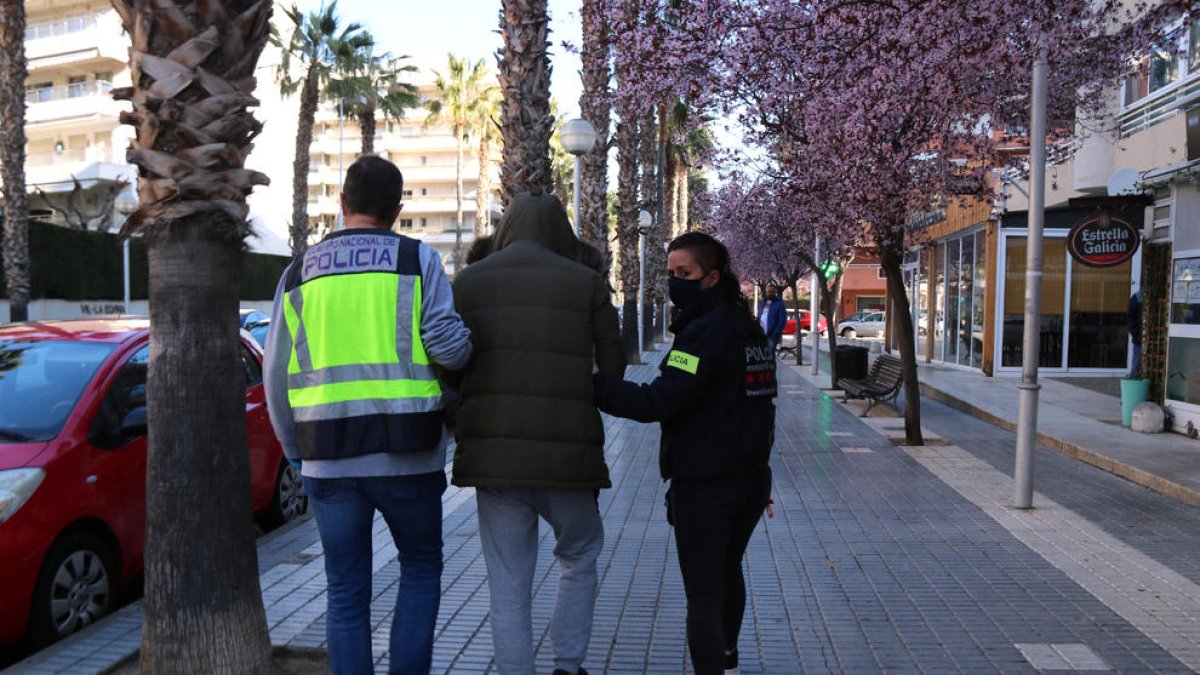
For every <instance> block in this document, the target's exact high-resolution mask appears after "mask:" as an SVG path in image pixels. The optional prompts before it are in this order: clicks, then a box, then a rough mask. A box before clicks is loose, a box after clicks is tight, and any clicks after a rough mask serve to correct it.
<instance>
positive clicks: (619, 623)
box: [13, 355, 1200, 675]
mask: <svg viewBox="0 0 1200 675" xmlns="http://www.w3.org/2000/svg"><path fill="white" fill-rule="evenodd" d="M659 358H660V356H658V355H651V358H650V360H651V361H652V362H657V360H658V359H659ZM805 369H807V367H805ZM798 371H799V369H797V368H795V367H788V366H783V367H781V369H780V378H781V383H782V385H783V386H782V387H781V389H782V393H783V395H782V396H781V397H780V399H779V401H778V410H779V421H778V427H777V442H776V448H775V453H774V456H773V459H772V468H773V470H774V473H775V488H774V499H775V502H776V505H775V518H774V519H773V520H769V521H766V520H764V521H763V524H762V525H761V526H760V527H759V529H758V530H757V531H756V532H755V535H754V537H753V539H752V540H751V542H750V546H749V548H748V550H747V554H746V568H745V570H746V582H747V592H748V593H747V594H748V599H747V613H746V619H745V622H744V627H743V630H742V637H741V641H740V644H739V649H740V651H741V655H742V672H743V673H745V674H746V675H753V674H755V673H769V674H771V675H775V674H778V673H784V674H788V673H798V672H814V673H823V672H846V673H869V672H884V671H887V672H971V673H976V672H1003V673H1012V672H1036V671H1038V670H1045V671H1054V670H1106V669H1107V670H1112V671H1118V672H1161V673H1174V672H1179V673H1184V672H1193V671H1194V670H1196V668H1197V666H1196V664H1197V661H1196V657H1197V653H1196V645H1197V642H1198V641H1197V635H1196V619H1197V618H1198V617H1200V607H1197V605H1196V601H1197V598H1198V597H1200V595H1197V593H1196V586H1195V581H1196V580H1200V575H1197V576H1195V577H1193V578H1192V579H1191V580H1189V579H1188V578H1186V577H1185V576H1180V575H1179V574H1175V573H1173V572H1172V570H1171V569H1169V568H1168V567H1166V566H1165V565H1164V564H1162V561H1163V560H1166V559H1168V557H1164V556H1152V555H1149V554H1142V553H1139V551H1138V550H1137V549H1135V548H1131V547H1130V546H1129V545H1127V544H1125V543H1122V541H1121V540H1120V537H1117V536H1114V535H1113V534H1112V533H1111V532H1108V533H1107V534H1106V531H1105V530H1104V529H1102V527H1110V526H1111V523H1110V522H1109V521H1110V520H1111V519H1109V518H1108V516H1107V515H1105V514H1107V513H1109V512H1116V511H1118V510H1120V509H1121V508H1123V506H1124V505H1125V504H1127V503H1137V504H1139V505H1140V506H1139V508H1141V509H1142V510H1140V511H1138V516H1139V517H1143V516H1144V517H1146V518H1149V519H1153V518H1155V517H1161V515H1162V514H1163V513H1169V514H1170V515H1171V517H1172V518H1174V519H1175V520H1179V521H1180V522H1181V523H1182V524H1180V525H1177V526H1178V527H1180V528H1181V529H1182V530H1187V528H1188V527H1190V526H1191V525H1193V524H1195V523H1197V522H1200V518H1196V517H1195V514H1193V513H1191V512H1182V513H1180V512H1170V511H1161V509H1166V508H1170V506H1162V505H1155V504H1149V505H1147V504H1144V503H1143V502H1141V501H1138V500H1141V499H1142V496H1141V488H1138V487H1136V486H1133V485H1131V484H1128V483H1125V482H1123V481H1120V480H1117V479H1113V480H1112V481H1110V482H1106V483H1101V484H1099V487H1098V490H1099V493H1098V494H1096V495H1094V500H1101V501H1102V502H1103V504H1104V507H1105V508H1103V509H1097V515H1095V516H1094V517H1092V516H1090V514H1089V516H1090V517H1083V516H1081V515H1078V511H1074V512H1073V511H1069V510H1068V509H1066V508H1063V507H1061V506H1059V505H1058V504H1056V503H1054V502H1051V501H1050V500H1049V499H1048V498H1047V497H1046V496H1045V495H1044V494H1042V493H1039V495H1038V502H1037V503H1038V506H1039V508H1038V509H1037V510H1035V511H1032V512H1014V511H1009V510H1007V509H1005V508H1004V507H1003V504H1004V501H1005V500H1006V499H1007V488H1006V487H1005V486H1006V485H1009V484H1011V481H1010V480H1009V479H1008V478H1007V477H1006V476H1004V475H1003V471H1002V470H1001V469H999V468H994V467H993V466H992V465H991V464H988V463H986V462H984V461H981V460H980V459H978V458H975V457H973V456H972V455H971V454H970V453H968V452H966V451H960V450H959V449H958V448H957V447H954V446H941V447H927V448H918V449H901V448H898V447H896V446H895V445H893V444H892V442H891V441H889V440H888V438H887V436H890V435H895V432H894V431H893V430H892V429H888V428H886V427H888V426H892V427H894V425H895V424H896V423H897V422H898V420H895V419H891V420H887V419H883V418H881V419H879V420H875V419H874V417H875V416H877V415H880V416H881V415H884V414H886V412H884V411H881V410H880V407H877V408H876V409H875V411H872V416H873V417H872V418H871V419H868V420H866V421H865V423H864V421H863V420H859V419H857V418H856V416H855V412H854V411H853V410H848V409H847V408H845V407H843V406H842V405H840V404H838V403H836V402H835V401H833V400H831V399H830V397H828V396H826V395H823V393H822V392H821V391H820V389H818V388H817V387H815V386H813V385H812V384H811V383H809V382H806V381H805V379H804V378H802V377H801V376H800V374H799V372H798ZM653 374H654V368H653V367H652V366H638V367H633V368H631V369H630V373H629V376H630V377H631V379H637V380H641V381H647V380H649V379H650V378H651V377H652V376H653ZM876 411H880V412H878V413H877V412H876ZM951 414H952V415H960V413H951ZM951 422H952V423H954V424H955V425H956V426H957V427H962V428H969V423H968V422H967V421H966V420H963V419H961V418H957V417H955V418H951ZM972 422H973V420H972ZM605 426H606V430H607V433H608V447H607V452H606V456H607V459H608V462H609V466H610V469H611V473H612V478H613V488H612V489H611V490H605V491H602V493H601V497H600V510H601V513H602V515H603V518H604V522H605V530H606V542H605V548H604V553H603V555H602V558H601V561H600V570H601V581H600V591H599V599H598V601H597V607H596V620H595V626H594V631H593V638H592V642H591V645H590V649H589V653H588V656H587V659H586V660H585V662H584V666H585V667H586V668H588V670H589V671H590V672H592V673H594V674H598V673H612V674H614V675H616V674H620V673H647V672H652V673H686V672H690V668H689V664H688V661H687V656H686V653H687V650H686V646H685V639H684V599H683V588H682V583H681V581H680V579H679V572H678V567H677V564H676V560H675V551H674V544H673V541H672V537H671V531H670V528H669V526H668V525H667V524H666V522H665V519H664V517H663V507H662V500H663V493H664V486H663V484H662V482H661V480H659V477H658V469H657V461H656V458H657V451H658V440H659V434H658V428H657V426H656V425H641V424H637V423H633V422H629V421H624V420H616V419H612V418H605ZM877 430H878V431H882V432H883V434H882V435H881V434H880V433H878V431H877ZM986 433H990V434H991V435H992V436H995V432H986ZM947 435H951V436H952V435H953V434H950V433H949V432H947ZM1003 451H1004V450H1003V449H1001V450H998V451H997V452H1003ZM1008 452H1011V451H1010V450H1009V451H1008ZM1062 470H1063V472H1064V477H1063V479H1062V481H1063V482H1069V481H1070V480H1075V479H1074V478H1071V477H1069V476H1066V475H1065V474H1066V473H1067V472H1073V471H1076V470H1086V471H1093V469H1091V468H1090V467H1082V466H1081V465H1080V467H1078V468H1077V467H1074V466H1070V465H1068V466H1066V467H1065V468H1063V469H1062ZM1108 478H1111V477H1108ZM1088 485H1089V486H1091V484H1090V483H1089V484H1088ZM1051 487H1052V486H1050V485H1047V486H1046V488H1047V489H1046V490H1045V491H1046V492H1049V491H1052V490H1051ZM1053 489H1058V488H1057V484H1055V486H1053ZM1132 491H1137V492H1136V493H1135V492H1132ZM473 495H474V493H473V491H471V490H463V489H458V488H450V489H449V490H447V492H446V494H445V496H444V499H443V507H444V517H443V532H444V536H445V560H446V562H445V571H444V574H443V579H442V584H443V601H442V607H441V612H440V614H439V618H438V627H437V631H438V632H437V639H436V642H435V646H434V672H438V673H456V674H457V673H486V672H491V671H492V666H491V654H492V643H491V632H490V630H489V629H488V627H487V614H488V593H487V586H486V574H485V568H484V564H483V559H482V554H481V551H480V547H479V542H478V536H477V524H476V519H475V500H474V498H473ZM1056 496H1058V495H1057V493H1056ZM1059 501H1060V503H1061V502H1062V499H1060V500H1059ZM1110 506H1111V508H1109V507H1110ZM1155 509H1159V510H1155ZM1151 522H1153V521H1152V520H1151ZM374 537H375V538H374V545H375V551H376V557H375V570H376V573H375V589H374V591H375V596H374V599H373V605H372V612H371V619H372V623H373V626H374V635H373V637H374V647H375V654H376V660H377V667H378V668H380V669H381V672H382V669H383V668H384V666H385V665H386V659H387V654H386V649H387V637H388V630H389V627H390V622H391V608H392V606H393V604H394V601H395V593H396V588H397V584H398V580H399V564H398V562H397V561H396V559H395V551H394V549H393V547H392V544H391V541H390V535H389V534H388V532H387V528H386V525H385V524H384V523H383V522H382V519H379V520H377V521H376V528H375V531H374ZM1159 538H1161V537H1159ZM1143 544H1144V542H1143ZM1139 545H1142V544H1139ZM1186 545H1192V546H1194V541H1192V540H1187V544H1186ZM1177 548H1178V547H1177ZM551 549H552V537H551V536H550V533H549V531H548V528H545V527H543V528H542V540H541V548H540V551H539V558H538V567H537V573H536V576H535V594H534V602H533V612H534V634H535V640H537V642H538V650H537V668H538V672H539V673H544V672H549V671H550V670H551V669H552V668H553V664H552V659H551V647H550V642H549V635H548V624H549V618H550V614H551V611H552V609H553V600H554V591H555V586H556V582H557V573H556V571H555V569H554V568H555V567H556V563H555V562H554V559H553V555H552V551H551ZM1189 557H1190V556H1189V555H1188V554H1186V553H1184V554H1178V555H1177V557H1176V558H1171V559H1170V560H1171V564H1172V565H1174V566H1175V568H1176V569H1182V566H1183V565H1186V564H1188V563H1187V562H1186V560H1187V559H1189ZM1156 559H1157V560H1158V561H1159V562H1156ZM1180 561H1183V562H1180ZM323 564H324V560H323V557H322V555H321V546H320V542H319V539H318V537H317V533H316V528H315V525H314V523H313V522H312V521H311V520H306V521H303V522H301V523H299V524H297V525H296V526H293V527H290V528H286V529H284V530H282V531H279V532H276V533H273V534H271V535H268V536H267V537H264V538H263V539H262V540H260V542H259V566H260V569H261V571H262V588H263V597H264V604H265V606H266V609H267V617H268V621H269V624H270V627H271V635H272V639H273V641H274V642H275V643H276V644H289V645H297V646H321V645H322V644H323V642H324V633H325V625H324V611H325V578H324V573H323ZM1138 589H1145V590H1138ZM1155 595H1158V596H1160V597H1158V598H1155V597H1154V596H1155ZM140 623H141V608H140V603H135V604H133V605H130V606H129V607H127V608H125V609H123V610H121V611H120V612H118V613H117V614H116V615H115V616H114V617H113V618H111V619H110V620H107V621H104V622H101V623H100V624H99V625H97V626H95V627H93V628H92V629H90V630H88V631H85V632H84V633H82V634H80V635H78V636H75V637H74V638H72V639H69V640H67V641H64V642H63V643H60V644H59V645H56V646H53V647H51V648H50V649H47V650H44V651H43V652H42V653H40V654H38V655H35V656H34V657H32V658H31V659H29V660H27V661H25V662H22V663H21V664H18V665H17V666H16V667H15V668H14V669H13V672H71V673H85V672H97V671H99V670H102V669H103V667H105V666H106V665H110V664H112V663H114V662H116V661H117V660H119V659H120V658H121V657H122V656H124V655H127V654H129V653H132V652H133V651H134V650H136V649H137V646H138V635H139V632H140ZM1147 636H1150V637H1147Z"/></svg>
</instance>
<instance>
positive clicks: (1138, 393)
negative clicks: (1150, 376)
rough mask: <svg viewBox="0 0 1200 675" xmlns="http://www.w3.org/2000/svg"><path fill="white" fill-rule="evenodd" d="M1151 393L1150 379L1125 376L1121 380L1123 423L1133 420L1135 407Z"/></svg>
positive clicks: (1127, 424) (1127, 423)
mask: <svg viewBox="0 0 1200 675" xmlns="http://www.w3.org/2000/svg"><path fill="white" fill-rule="evenodd" d="M1149 395H1150V380H1139V379H1133V378H1129V377H1127V378H1125V379H1123V380H1121V424H1123V425H1125V426H1129V425H1130V424H1131V423H1132V422H1133V409H1134V408H1136V407H1137V405H1138V404H1139V403H1144V402H1145V401H1146V398H1147V397H1149Z"/></svg>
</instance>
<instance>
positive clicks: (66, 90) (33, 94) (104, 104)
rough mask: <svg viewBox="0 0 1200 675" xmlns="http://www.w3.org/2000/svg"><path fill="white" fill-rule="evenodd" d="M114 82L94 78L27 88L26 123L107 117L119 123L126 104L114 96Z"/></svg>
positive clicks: (36, 123)
mask: <svg viewBox="0 0 1200 675" xmlns="http://www.w3.org/2000/svg"><path fill="white" fill-rule="evenodd" d="M112 88H113V85H112V83H110V82H100V81H96V80H92V81H89V82H79V83H75V84H67V85H63V86H58V87H37V88H29V89H26V90H25V103H26V109H25V124H26V126H28V127H35V126H39V125H53V124H71V123H76V122H81V121H87V120H99V119H106V120H109V119H110V120H111V121H112V122H113V125H114V126H115V125H116V124H117V116H118V115H119V114H120V113H121V111H122V110H123V109H125V107H126V105H125V104H124V103H123V102H120V101H114V100H113V98H112V94H111V92H112Z"/></svg>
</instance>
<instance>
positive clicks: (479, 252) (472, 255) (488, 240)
mask: <svg viewBox="0 0 1200 675" xmlns="http://www.w3.org/2000/svg"><path fill="white" fill-rule="evenodd" d="M492 239H493V237H492V235H490V234H486V235H484V236H482V237H475V241H473V242H471V248H469V249H467V260H466V264H468V265H474V264H475V263H477V262H479V261H480V260H483V259H484V258H486V257H488V256H489V255H491V254H492V243H493V242H492Z"/></svg>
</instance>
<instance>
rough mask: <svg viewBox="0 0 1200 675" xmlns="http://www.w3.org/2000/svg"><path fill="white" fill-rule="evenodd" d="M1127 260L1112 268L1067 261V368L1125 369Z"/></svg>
mask: <svg viewBox="0 0 1200 675" xmlns="http://www.w3.org/2000/svg"><path fill="white" fill-rule="evenodd" d="M1132 267H1133V265H1132V263H1130V262H1129V261H1128V260H1127V261H1125V262H1123V263H1121V264H1120V265H1115V266H1113V267H1088V266H1087V265H1083V264H1081V263H1079V262H1078V261H1076V260H1074V259H1072V260H1071V335H1070V338H1069V339H1068V340H1067V366H1068V367H1070V368H1125V367H1126V363H1127V351H1128V338H1129V329H1128V326H1127V325H1126V320H1125V316H1126V311H1127V310H1128V308H1129V294H1130V288H1129V273H1130V270H1131V269H1132Z"/></svg>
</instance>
